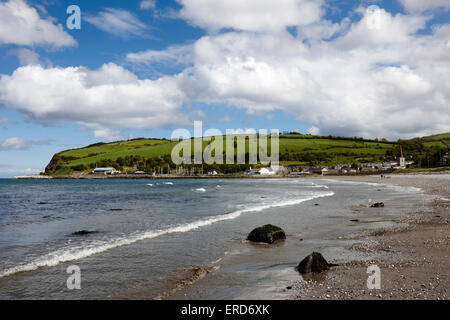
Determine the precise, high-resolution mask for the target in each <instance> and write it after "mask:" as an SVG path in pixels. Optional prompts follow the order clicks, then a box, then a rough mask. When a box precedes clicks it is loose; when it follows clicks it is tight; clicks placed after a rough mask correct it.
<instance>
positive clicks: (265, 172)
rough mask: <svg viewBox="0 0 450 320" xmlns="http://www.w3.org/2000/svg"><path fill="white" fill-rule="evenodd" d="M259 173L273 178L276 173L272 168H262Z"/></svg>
mask: <svg viewBox="0 0 450 320" xmlns="http://www.w3.org/2000/svg"><path fill="white" fill-rule="evenodd" d="M258 172H259V174H260V175H262V176H271V175H274V174H275V171H274V170H273V169H272V168H261V169H260V170H259V171H258Z"/></svg>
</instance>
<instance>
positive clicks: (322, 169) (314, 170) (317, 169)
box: [312, 166, 328, 175]
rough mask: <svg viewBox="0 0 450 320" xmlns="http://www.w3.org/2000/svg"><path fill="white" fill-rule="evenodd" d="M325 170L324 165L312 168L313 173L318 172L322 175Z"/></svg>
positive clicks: (326, 168) (326, 169)
mask: <svg viewBox="0 0 450 320" xmlns="http://www.w3.org/2000/svg"><path fill="white" fill-rule="evenodd" d="M327 171H328V167H324V166H319V167H314V168H313V169H312V172H313V173H316V174H320V175H323V174H324V173H325V172H327Z"/></svg>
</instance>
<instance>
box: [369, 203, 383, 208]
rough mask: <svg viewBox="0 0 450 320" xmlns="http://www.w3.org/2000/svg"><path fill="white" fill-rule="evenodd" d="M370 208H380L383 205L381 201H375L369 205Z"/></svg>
mask: <svg viewBox="0 0 450 320" xmlns="http://www.w3.org/2000/svg"><path fill="white" fill-rule="evenodd" d="M370 207H371V208H381V207H384V203H383V202H376V203H374V204H373V205H371V206H370Z"/></svg>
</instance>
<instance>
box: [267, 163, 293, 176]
mask: <svg viewBox="0 0 450 320" xmlns="http://www.w3.org/2000/svg"><path fill="white" fill-rule="evenodd" d="M270 169H271V170H272V171H273V172H275V174H279V175H286V174H289V170H288V168H286V167H283V166H280V165H272V166H270Z"/></svg>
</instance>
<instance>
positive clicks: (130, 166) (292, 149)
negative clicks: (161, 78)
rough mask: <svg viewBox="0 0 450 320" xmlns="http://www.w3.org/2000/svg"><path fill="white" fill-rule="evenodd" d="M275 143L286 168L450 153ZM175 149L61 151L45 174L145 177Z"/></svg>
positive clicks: (432, 146) (144, 145) (116, 145)
mask: <svg viewBox="0 0 450 320" xmlns="http://www.w3.org/2000/svg"><path fill="white" fill-rule="evenodd" d="M224 140H225V139H224ZM279 141H280V162H281V164H282V165H285V166H302V165H328V166H331V165H333V164H337V163H354V162H374V161H389V160H395V159H396V158H397V157H398V156H399V155H400V146H399V145H400V144H401V145H402V148H403V151H404V154H405V156H407V157H408V158H411V159H414V160H416V161H424V162H427V163H430V157H437V156H436V154H437V152H438V151H439V152H440V153H442V152H443V151H445V150H448V145H449V142H450V133H447V134H441V135H435V136H430V137H422V138H415V139H411V140H399V141H398V142H390V141H386V140H384V139H383V141H378V140H365V139H362V138H358V137H354V138H346V137H333V136H328V137H324V136H311V135H301V134H298V133H291V134H282V135H280V140H279ZM192 142H193V139H192ZM177 143H178V142H176V141H171V140H167V139H144V138H139V139H132V140H128V141H118V142H112V143H97V144H93V145H90V146H87V147H84V148H79V149H71V150H65V151H62V152H59V153H57V154H55V155H54V156H53V158H52V160H51V161H50V163H49V164H48V165H47V167H46V170H45V173H46V174H49V175H61V174H70V173H73V172H84V171H91V170H92V169H94V168H95V167H105V166H113V167H115V168H117V169H119V170H123V171H127V170H128V171H133V170H136V168H137V169H138V170H143V171H147V172H151V171H153V170H156V169H157V168H164V170H166V171H167V167H168V166H169V167H171V168H175V165H174V164H173V163H172V161H171V158H170V154H171V151H172V148H173V147H174V146H175V145H176V144H177ZM269 144H270V143H269ZM207 145H208V142H203V147H204V148H205V147H206V146H207ZM269 149H270V148H269ZM224 150H225V148H224ZM246 150H248V145H247V148H246ZM235 152H236V150H235ZM431 155H433V156H431ZM426 160H428V161H426ZM432 162H433V163H434V162H435V161H434V160H433V161H432ZM248 167H249V165H232V166H230V165H211V166H208V169H215V170H218V172H223V173H227V172H239V171H243V170H246V169H247V168H248Z"/></svg>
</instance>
